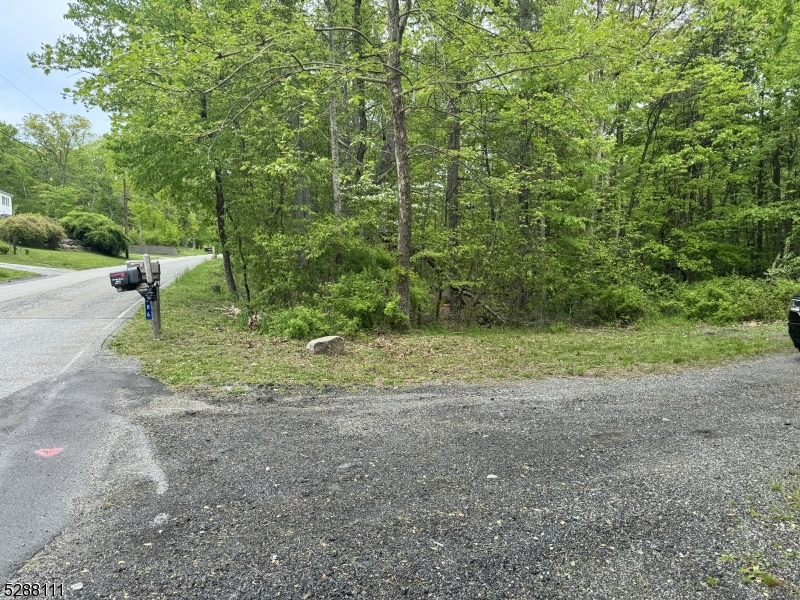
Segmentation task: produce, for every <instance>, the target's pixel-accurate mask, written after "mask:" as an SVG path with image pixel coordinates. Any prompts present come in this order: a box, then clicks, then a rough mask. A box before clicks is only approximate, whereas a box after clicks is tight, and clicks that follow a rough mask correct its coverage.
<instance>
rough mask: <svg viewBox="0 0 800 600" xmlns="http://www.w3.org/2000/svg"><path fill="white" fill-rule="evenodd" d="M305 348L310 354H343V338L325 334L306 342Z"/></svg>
mask: <svg viewBox="0 0 800 600" xmlns="http://www.w3.org/2000/svg"><path fill="white" fill-rule="evenodd" d="M306 349H308V350H309V351H310V352H311V354H329V355H333V354H344V338H343V337H340V336H338V335H326V336H325V337H321V338H317V339H315V340H311V341H310V342H308V344H306Z"/></svg>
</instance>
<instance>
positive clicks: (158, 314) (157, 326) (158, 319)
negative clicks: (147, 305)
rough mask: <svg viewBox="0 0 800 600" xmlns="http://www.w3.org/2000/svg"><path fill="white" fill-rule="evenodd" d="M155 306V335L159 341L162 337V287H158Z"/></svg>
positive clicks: (153, 303)
mask: <svg viewBox="0 0 800 600" xmlns="http://www.w3.org/2000/svg"><path fill="white" fill-rule="evenodd" d="M151 304H152V306H153V335H154V336H155V338H156V339H157V340H158V339H160V337H161V286H160V285H157V286H156V300H155V302H151Z"/></svg>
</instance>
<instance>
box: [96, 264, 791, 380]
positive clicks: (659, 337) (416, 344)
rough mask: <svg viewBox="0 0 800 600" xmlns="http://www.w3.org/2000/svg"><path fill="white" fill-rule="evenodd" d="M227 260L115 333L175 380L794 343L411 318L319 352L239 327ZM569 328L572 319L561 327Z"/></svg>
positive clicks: (447, 370) (623, 363) (530, 362)
mask: <svg viewBox="0 0 800 600" xmlns="http://www.w3.org/2000/svg"><path fill="white" fill-rule="evenodd" d="M212 285H219V286H220V287H221V288H222V289H223V290H224V289H225V285H224V279H223V276H222V263H221V261H217V260H215V261H208V262H206V263H204V264H202V265H200V266H198V267H196V268H195V269H193V270H192V271H189V272H188V273H186V274H184V275H183V276H181V277H180V279H178V280H177V281H176V282H175V283H174V284H173V285H171V286H170V287H168V288H166V289H165V290H164V292H163V297H162V311H161V312H162V332H161V340H160V341H159V342H154V341H153V335H152V329H151V327H150V323H149V322H147V321H145V319H144V316H143V311H141V310H140V311H139V313H138V314H137V315H136V316H135V317H134V319H132V321H131V322H130V323H129V324H128V325H127V326H126V327H125V329H124V330H123V332H122V333H120V334H118V335H117V336H116V337H115V339H114V340H113V341H112V343H111V345H112V347H113V348H114V349H115V350H116V351H117V352H120V353H122V354H132V355H137V356H139V357H140V358H141V361H142V366H143V369H144V371H145V373H147V374H148V375H151V376H153V377H156V378H157V379H160V380H162V381H164V382H165V383H167V384H169V385H172V386H174V387H197V386H208V385H210V386H222V385H231V386H242V385H252V384H268V383H270V384H273V385H276V386H279V387H281V386H283V387H290V386H292V385H312V386H323V385H329V386H341V387H363V386H372V385H407V384H417V383H423V382H430V381H448V382H449V381H465V382H489V381H496V380H520V379H540V378H543V377H563V376H598V377H611V376H621V375H628V376H629V375H635V374H646V373H662V372H672V371H676V370H678V369H680V368H686V367H690V368H696V367H707V366H712V365H715V364H719V363H721V362H724V361H729V360H732V359H735V358H739V357H744V356H748V355H755V354H763V353H769V352H789V351H792V350H793V347H792V344H791V342H790V340H789V337H788V334H787V332H786V325H785V324H784V323H774V324H741V325H735V326H725V327H711V326H706V325H702V324H701V325H696V324H687V323H666V322H661V323H654V324H649V325H643V326H637V327H635V328H619V329H614V328H597V329H566V330H558V329H559V328H554V330H553V331H550V330H532V329H478V328H470V329H463V330H458V331H450V330H441V329H440V330H433V329H427V330H415V331H414V332H412V333H409V334H399V333H391V334H370V335H363V336H359V337H356V338H351V339H349V340H348V344H347V353H346V355H344V356H340V357H327V356H312V355H309V354H308V353H307V351H306V350H305V344H306V342H307V340H287V339H283V338H278V337H272V336H267V335H262V334H258V333H256V332H253V331H248V330H246V329H244V328H242V326H241V324H240V322H238V321H237V320H236V319H234V318H231V317H230V316H229V314H228V313H229V312H230V311H229V310H227V309H228V308H229V307H230V306H231V304H232V300H231V299H230V298H229V297H228V296H227V295H226V294H225V293H222V294H215V293H213V292H212V291H211V286H212ZM560 329H564V328H560Z"/></svg>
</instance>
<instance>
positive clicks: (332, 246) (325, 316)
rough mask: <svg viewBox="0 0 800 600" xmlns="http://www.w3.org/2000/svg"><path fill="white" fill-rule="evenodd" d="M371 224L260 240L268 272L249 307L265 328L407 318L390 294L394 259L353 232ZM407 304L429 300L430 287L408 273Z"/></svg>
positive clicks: (327, 327) (262, 266)
mask: <svg viewBox="0 0 800 600" xmlns="http://www.w3.org/2000/svg"><path fill="white" fill-rule="evenodd" d="M368 227H373V228H374V225H373V224H370V223H369V222H364V221H358V220H355V219H352V220H340V221H334V220H326V221H319V222H316V223H311V224H309V227H308V230H307V232H306V233H305V235H303V236H291V237H290V236H285V235H280V234H278V235H272V236H269V237H265V238H263V239H261V240H259V245H260V246H261V250H262V252H261V253H259V256H258V260H257V262H256V265H257V269H254V270H257V272H259V273H260V274H262V277H263V276H264V275H268V277H263V278H259V279H258V280H256V281H255V282H254V283H255V285H256V286H257V287H258V288H259V289H260V292H259V294H258V295H257V296H256V297H255V298H254V300H253V303H252V307H253V308H254V310H256V311H257V312H259V313H260V314H261V315H262V316H263V320H262V325H261V329H262V331H265V332H268V333H272V334H275V335H283V336H287V337H292V338H304V337H311V336H316V335H330V334H354V333H357V332H359V331H367V330H387V329H392V328H402V327H403V326H404V324H405V317H404V315H403V313H402V311H401V310H400V303H399V296H398V295H397V292H396V291H395V288H396V284H397V278H398V272H397V265H396V262H397V259H396V257H395V256H394V254H393V253H392V252H391V251H388V250H386V249H383V248H381V247H379V246H372V245H369V244H367V243H365V242H364V240H363V238H362V237H361V236H359V235H358V233H359V231H362V232H363V230H364V229H366V228H368ZM411 301H412V306H414V307H419V306H421V305H423V304H425V303H426V302H427V301H428V289H427V286H426V285H425V283H424V282H423V281H421V280H420V279H419V278H418V277H416V276H415V275H413V274H412V290H411Z"/></svg>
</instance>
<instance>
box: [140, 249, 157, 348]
mask: <svg viewBox="0 0 800 600" xmlns="http://www.w3.org/2000/svg"><path fill="white" fill-rule="evenodd" d="M142 258H144V273H145V276H146V277H147V286H148V287H149V288H150V289H152V290H153V297H152V298H150V299H149V300H150V306H151V307H152V311H153V319H152V321H153V337H155V338H156V339H159V338H160V337H161V303H160V302H159V297H158V296H159V293H158V292H159V287H160V286H159V285H158V284H157V283H155V280H154V278H153V265H152V264H151V263H150V255H149V254H144V255H142ZM159 274H160V273H159Z"/></svg>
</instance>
